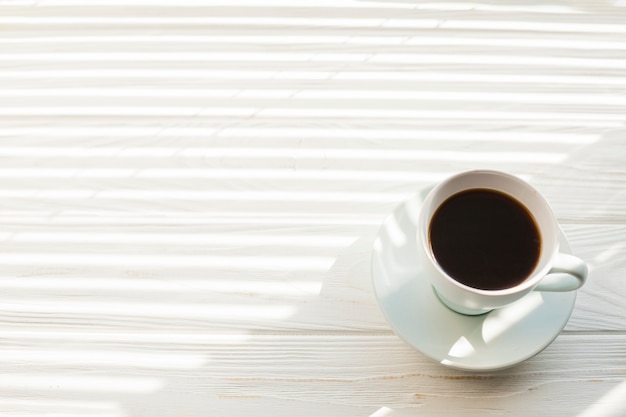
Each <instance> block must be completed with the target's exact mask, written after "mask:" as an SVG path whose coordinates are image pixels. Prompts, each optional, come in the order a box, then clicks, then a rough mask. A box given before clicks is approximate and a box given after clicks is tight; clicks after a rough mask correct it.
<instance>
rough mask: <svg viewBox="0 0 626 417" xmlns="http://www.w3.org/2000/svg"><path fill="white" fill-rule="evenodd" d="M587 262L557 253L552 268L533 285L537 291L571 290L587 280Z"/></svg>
mask: <svg viewBox="0 0 626 417" xmlns="http://www.w3.org/2000/svg"><path fill="white" fill-rule="evenodd" d="M587 272H588V271H587V264H585V262H583V261H582V260H581V259H579V258H577V257H575V256H572V255H568V254H566V253H558V254H557V255H556V259H555V261H554V264H553V266H552V269H551V270H550V272H549V273H548V275H546V276H545V277H544V278H543V279H542V280H541V281H539V284H538V285H537V286H536V287H535V290H537V291H551V292H556V291H573V290H577V289H578V288H580V287H582V286H583V284H584V283H585V281H586V280H587Z"/></svg>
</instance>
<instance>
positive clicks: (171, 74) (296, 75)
mask: <svg viewBox="0 0 626 417" xmlns="http://www.w3.org/2000/svg"><path fill="white" fill-rule="evenodd" d="M333 74H334V73H333V72H330V71H293V70H274V71H265V70H245V71H243V70H237V69H233V70H212V69H207V70H193V69H174V68H172V69H167V70H164V69H148V68H147V69H93V68H87V69H80V70H67V69H61V70H21V71H10V70H3V71H2V72H0V79H2V78H25V79H33V78H44V79H48V78H71V79H76V78H128V77H137V78H175V79H176V78H202V79H209V80H215V79H226V80H325V79H329V78H330V77H332V76H333Z"/></svg>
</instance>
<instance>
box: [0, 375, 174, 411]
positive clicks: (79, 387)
mask: <svg viewBox="0 0 626 417" xmlns="http://www.w3.org/2000/svg"><path fill="white" fill-rule="evenodd" d="M162 387H163V381H162V380H161V379H158V378H150V377H138V376H127V377H117V376H95V375H59V374H58V373H54V374H52V373H50V374H48V373H31V372H29V373H2V374H0V388H2V389H4V390H29V391H30V390H43V391H54V392H59V391H73V392H108V393H124V394H127V393H131V394H142V393H151V392H155V391H158V390H159V389H161V388H162ZM64 415H65V414H64Z"/></svg>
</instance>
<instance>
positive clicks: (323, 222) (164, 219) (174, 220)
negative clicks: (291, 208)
mask: <svg viewBox="0 0 626 417" xmlns="http://www.w3.org/2000/svg"><path fill="white" fill-rule="evenodd" d="M0 222H2V223H10V224H16V223H28V224H37V225H102V224H106V225H111V224H117V225H146V224H149V225H196V226H197V225H233V224H236V225H263V226H267V225H271V226H294V225H295V226H372V225H378V224H380V216H379V215H371V216H367V215H366V214H364V213H350V214H347V215H343V216H342V215H340V214H338V213H335V214H333V215H327V216H324V215H320V213H307V212H303V211H298V212H271V213H267V212H266V213H263V212H256V213H255V212H246V213H244V214H242V215H237V213H233V212H228V213H225V212H205V215H202V216H197V215H190V214H188V213H184V212H153V213H142V214H140V215H135V216H132V215H111V213H106V212H103V213H100V214H97V213H93V212H71V211H70V212H65V211H64V212H62V213H56V212H55V213H53V214H52V213H45V212H37V213H34V214H31V215H25V213H24V212H23V211H20V212H19V213H17V214H11V213H6V212H0Z"/></svg>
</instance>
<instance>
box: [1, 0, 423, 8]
mask: <svg viewBox="0 0 626 417" xmlns="http://www.w3.org/2000/svg"><path fill="white" fill-rule="evenodd" d="M0 6H39V7H55V6H57V7H58V6H81V7H94V6H134V7H137V6H139V7H150V8H153V7H155V6H169V7H172V2H171V0H109V1H102V0H100V1H98V0H95V1H90V2H88V3H85V2H82V1H80V0H2V1H0ZM175 6H176V8H178V7H205V8H210V7H224V6H225V4H224V2H223V1H222V0H177V1H176V3H175ZM227 6H228V7H262V8H263V7H281V8H287V9H295V8H306V9H311V8H316V9H323V8H331V9H334V8H353V9H415V8H416V6H415V5H412V4H410V3H391V2H384V1H369V0H368V1H367V2H362V1H358V0H319V1H316V2H315V3H311V2H310V1H306V0H230V1H229V2H228V3H227Z"/></svg>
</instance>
